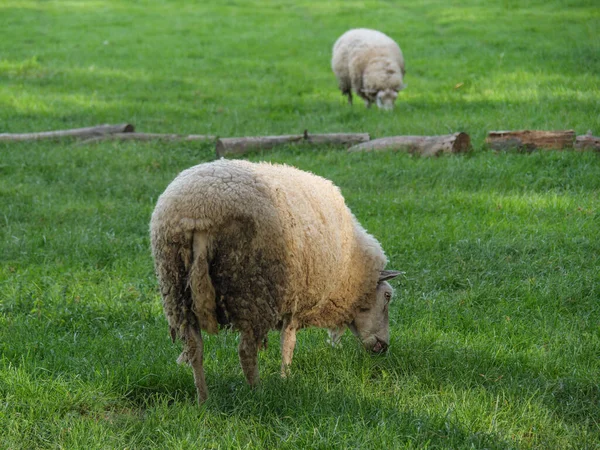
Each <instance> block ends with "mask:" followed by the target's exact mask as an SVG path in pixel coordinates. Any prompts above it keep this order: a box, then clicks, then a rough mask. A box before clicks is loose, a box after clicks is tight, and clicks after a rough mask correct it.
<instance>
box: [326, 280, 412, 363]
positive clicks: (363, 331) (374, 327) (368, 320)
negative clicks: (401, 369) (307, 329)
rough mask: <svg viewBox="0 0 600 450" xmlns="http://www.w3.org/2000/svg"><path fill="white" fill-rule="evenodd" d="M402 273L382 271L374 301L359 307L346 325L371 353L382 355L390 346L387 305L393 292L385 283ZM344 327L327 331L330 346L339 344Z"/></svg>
mask: <svg viewBox="0 0 600 450" xmlns="http://www.w3.org/2000/svg"><path fill="white" fill-rule="evenodd" d="M401 273H402V272H399V271H397V270H384V271H382V272H381V273H380V275H379V280H378V282H377V287H376V291H375V301H374V302H373V303H372V304H371V305H370V306H369V307H359V308H358V310H357V312H356V315H355V316H354V319H353V320H352V322H350V323H349V324H347V326H348V328H350V331H352V334H354V335H355V336H356V337H357V338H358V339H359V340H360V341H361V343H362V344H363V346H364V347H365V348H366V349H367V350H370V351H372V352H373V353H383V352H385V351H386V350H387V348H388V346H389V345H390V320H389V311H388V307H389V303H390V301H391V300H392V297H393V294H394V290H393V289H392V287H391V286H390V284H389V283H388V282H387V280H391V279H392V278H395V277H397V276H398V275H400V274H401ZM344 331H345V327H340V328H336V329H332V330H329V338H330V342H331V344H332V345H335V344H336V343H338V342H339V340H340V338H341V337H342V334H344Z"/></svg>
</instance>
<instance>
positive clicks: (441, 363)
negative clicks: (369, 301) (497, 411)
mask: <svg viewBox="0 0 600 450" xmlns="http://www.w3.org/2000/svg"><path fill="white" fill-rule="evenodd" d="M323 345H324V344H323ZM230 350H231V352H233V353H235V349H234V348H231V349H230ZM306 350H307V349H305V350H304V354H299V355H297V358H296V362H295V367H294V372H293V374H292V376H291V378H290V379H287V380H283V379H281V378H280V377H279V375H278V373H277V370H276V367H275V366H274V360H275V359H277V358H275V357H274V356H275V355H276V354H278V351H276V350H271V349H270V350H269V353H270V356H269V357H268V358H267V360H266V361H262V363H261V374H262V377H261V380H262V381H261V385H260V386H259V388H257V389H251V388H250V387H249V386H248V385H247V384H246V382H245V380H244V378H243V375H242V374H241V370H239V367H237V366H236V367H235V370H233V371H231V369H232V368H233V366H232V367H230V368H229V372H228V369H223V368H222V367H221V368H218V373H215V371H212V370H211V368H208V370H207V380H208V384H209V400H208V402H207V403H206V404H205V406H204V408H206V411H207V412H208V413H209V414H213V415H225V416H227V417H235V418H236V420H239V421H241V422H244V423H247V424H248V426H252V424H254V423H258V424H260V425H261V426H263V427H264V428H265V429H266V430H270V432H272V433H273V435H272V436H271V438H272V439H275V436H279V435H280V434H282V433H283V434H286V433H290V432H291V431H290V430H292V429H293V430H296V431H295V432H296V433H300V434H302V433H308V432H309V431H310V430H313V429H317V430H319V433H320V435H321V436H328V435H329V436H330V438H331V439H334V441H332V442H335V439H337V438H338V436H337V435H336V434H335V430H336V429H337V428H338V427H339V429H342V430H346V432H347V430H352V432H353V434H354V433H356V436H353V437H348V436H346V438H345V439H351V440H352V442H348V441H344V442H335V443H336V444H342V443H343V444H345V445H357V444H360V443H361V442H362V440H363V439H367V440H368V442H370V443H371V444H372V445H374V446H389V445H391V444H393V443H392V442H388V441H387V439H389V438H390V432H389V430H390V429H393V430H394V431H393V432H392V433H391V436H394V437H395V439H396V441H395V443H396V444H398V442H402V441H404V440H406V439H409V438H408V437H410V440H411V442H413V443H417V444H419V445H423V444H425V443H428V444H429V445H434V446H435V445H439V446H443V447H448V446H450V447H454V448H457V447H469V446H471V445H473V446H475V447H476V448H482V447H487V448H507V447H512V446H514V445H515V443H514V442H512V441H506V437H505V436H501V435H499V434H498V433H497V432H494V431H491V430H490V431H489V432H488V431H482V428H487V426H485V425H483V426H481V425H480V426H479V427H478V429H475V430H473V429H469V427H468V426H467V425H465V423H464V422H465V420H464V418H460V419H459V418H458V417H457V416H456V415H455V414H454V408H455V403H457V399H459V398H461V397H464V396H472V397H473V403H472V408H477V407H482V406H481V404H480V402H483V403H485V404H486V405H487V403H488V400H489V399H490V398H491V399H497V398H501V399H502V400H503V402H504V403H503V405H501V407H502V409H503V410H504V411H505V410H508V411H510V412H509V414H510V413H511V412H512V413H515V414H517V413H518V412H520V411H525V410H528V408H529V405H530V404H533V406H532V408H533V411H534V412H533V413H532V414H534V416H533V418H532V419H531V423H534V422H535V421H536V420H537V419H536V418H535V417H536V416H535V415H541V416H546V415H548V416H549V417H551V418H552V419H550V420H551V421H552V423H555V424H556V426H558V424H560V423H561V422H563V421H564V422H567V423H570V424H572V425H573V426H575V427H576V428H579V429H581V430H585V431H584V433H587V436H592V437H593V436H595V435H597V430H596V429H595V428H594V424H595V423H598V422H599V421H600V409H599V408H598V405H599V404H600V388H599V386H598V385H597V384H595V383H593V382H592V381H587V380H580V379H576V378H574V377H569V376H557V377H555V378H552V377H549V376H548V375H546V374H545V370H544V369H543V368H542V367H541V365H540V364H538V363H536V362H535V361H533V360H532V359H530V358H527V357H526V356H515V357H498V356H497V355H492V354H491V353H489V352H484V351H476V350H472V349H465V348H456V347H450V346H448V345H443V344H436V343H435V342H433V343H431V342H427V341H426V340H418V339H415V340H414V341H411V342H406V343H404V345H402V346H395V347H392V348H391V350H390V352H389V353H388V354H387V355H385V356H383V357H377V356H371V355H368V354H366V353H364V352H363V351H362V349H361V348H359V347H358V345H356V346H352V345H350V346H347V348H346V347H345V348H343V349H341V351H338V349H333V350H332V349H329V348H319V349H315V350H316V351H317V352H318V356H317V359H318V360H319V363H320V364H321V366H317V367H315V366H314V362H315V359H314V357H313V356H311V355H310V354H306ZM341 360H344V361H350V360H355V361H356V364H354V363H353V364H349V365H343V367H342V366H340V361H341ZM311 362H312V364H311ZM229 365H230V366H231V365H232V361H230V362H229ZM308 365H312V366H313V367H307V366H308ZM336 366H337V367H336ZM213 369H215V367H213ZM186 372H187V373H188V375H187V376H185V377H183V378H181V377H174V378H172V379H161V381H160V384H159V385H157V384H155V385H154V386H152V387H150V386H146V387H144V386H137V387H134V388H133V389H131V390H130V391H129V392H128V393H127V395H126V396H127V398H128V399H129V400H130V401H132V402H133V403H134V404H138V405H140V407H142V408H148V407H150V408H152V405H153V403H154V402H156V401H157V399H158V398H161V397H162V398H164V397H167V398H171V399H173V402H174V403H177V402H179V401H183V402H184V403H193V404H195V401H196V392H195V388H194V384H193V380H192V375H191V371H186ZM334 372H335V374H334ZM361 374H362V376H363V380H362V381H359V380H357V379H356V377H357V376H360V375H361ZM346 377H349V380H348V382H347V383H345V382H344V378H346ZM386 378H387V379H388V380H390V379H393V380H394V381H393V383H394V384H393V386H392V387H391V388H394V389H398V388H400V389H401V386H402V385H404V384H407V383H408V384H410V383H413V384H414V382H415V380H416V383H417V384H418V386H419V390H420V391H421V392H422V395H423V396H427V395H428V393H430V394H432V395H433V396H434V397H439V398H438V399H437V400H436V402H437V404H438V409H439V403H440V402H443V401H444V398H443V397H441V396H442V394H441V393H447V394H448V393H452V395H450V394H448V395H449V397H448V404H447V409H446V413H445V414H443V413H435V412H433V413H432V412H429V411H425V410H424V408H419V407H414V406H413V407H412V408H411V407H407V406H405V405H403V404H402V400H401V399H399V398H396V399H394V398H393V394H385V392H387V391H389V389H390V384H389V381H388V382H386V381H385V379H386ZM377 386H381V392H378V391H379V388H378V387H377ZM412 389H413V391H414V386H413V387H412ZM390 395H391V397H390ZM461 408H462V409H463V411H462V412H461V414H467V415H470V414H473V415H476V414H477V413H476V412H472V411H465V410H464V407H462V406H460V407H459V409H461ZM484 408H485V409H486V414H485V415H486V416H487V418H488V419H489V418H490V417H491V416H492V411H491V410H489V406H484ZM492 408H493V406H492ZM469 417H470V419H471V420H473V421H475V422H479V421H478V420H476V419H474V417H473V416H472V415H471V416H469ZM483 420H484V422H485V420H486V419H485V418H484V419H483ZM508 421H509V423H511V424H512V425H510V427H511V428H512V427H516V428H517V429H518V428H521V431H523V433H526V428H527V426H529V425H523V424H521V425H519V424H517V423H516V422H513V420H512V419H508ZM548 425H550V424H549V423H548V422H545V423H538V425H536V426H541V427H542V428H544V426H548ZM384 428H385V429H386V430H388V431H387V432H385V433H383V432H382V433H380V431H381V430H382V429H384ZM513 432H514V430H513ZM539 433H540V435H539V436H532V437H531V439H533V441H535V442H537V443H538V444H539V443H544V442H545V443H547V444H550V443H552V439H554V437H553V436H552V434H550V435H548V432H547V431H545V430H543V429H542V430H540V431H539ZM359 435H360V436H362V437H357V436H359ZM548 440H550V442H548ZM276 443H277V442H275V441H274V442H273V445H275V444H276Z"/></svg>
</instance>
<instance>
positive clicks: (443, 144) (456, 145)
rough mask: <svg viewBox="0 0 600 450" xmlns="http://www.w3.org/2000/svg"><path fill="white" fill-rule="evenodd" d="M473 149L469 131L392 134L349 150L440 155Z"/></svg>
mask: <svg viewBox="0 0 600 450" xmlns="http://www.w3.org/2000/svg"><path fill="white" fill-rule="evenodd" d="M470 149H471V138H470V137H469V135H468V134H467V133H462V132H461V133H454V134H444V135H440V136H391V137H384V138H380V139H373V140H372V141H369V142H365V143H363V144H359V145H355V146H353V147H350V148H349V149H348V151H349V152H360V151H366V152H370V151H382V150H392V151H398V150H402V151H407V152H409V153H416V154H420V155H423V156H438V155H440V154H442V153H460V152H467V151H469V150H470Z"/></svg>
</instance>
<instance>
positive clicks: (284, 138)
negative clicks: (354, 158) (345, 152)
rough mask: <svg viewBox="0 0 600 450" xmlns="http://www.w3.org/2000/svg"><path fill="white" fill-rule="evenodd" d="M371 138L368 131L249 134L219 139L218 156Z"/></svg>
mask: <svg viewBox="0 0 600 450" xmlns="http://www.w3.org/2000/svg"><path fill="white" fill-rule="evenodd" d="M368 140H369V134H368V133H331V134H309V133H308V132H307V131H304V134H291V135H281V136H247V137H237V138H220V139H217V144H216V152H217V157H221V156H225V155H242V154H244V153H247V152H249V151H252V150H266V149H270V148H273V147H277V146H280V145H290V144H300V143H305V144H312V145H325V144H329V145H344V146H348V145H353V144H357V143H359V142H365V141H368Z"/></svg>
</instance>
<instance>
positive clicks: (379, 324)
mask: <svg viewBox="0 0 600 450" xmlns="http://www.w3.org/2000/svg"><path fill="white" fill-rule="evenodd" d="M150 237H151V247H152V254H153V257H154V263H155V269H156V274H157V277H158V282H159V287H160V292H161V295H162V300H163V309H164V312H165V316H166V318H167V321H168V325H169V329H170V333H171V339H172V340H173V341H175V340H176V338H180V339H181V340H182V341H183V352H182V354H181V355H180V357H179V359H178V362H187V363H189V364H190V365H191V366H192V371H193V374H194V383H195V386H196V392H197V397H198V402H199V403H202V402H203V401H205V400H206V398H207V395H208V391H207V386H206V381H205V377H204V369H203V340H202V331H205V332H207V333H210V334H215V333H217V332H218V330H219V326H221V327H223V326H229V327H231V328H233V329H235V330H237V331H239V332H240V334H241V337H240V342H239V348H238V354H239V359H240V364H241V367H242V370H243V372H244V375H245V377H246V380H247V381H248V383H249V384H250V385H251V386H254V385H256V384H257V383H258V381H259V376H258V364H257V362H258V360H257V355H258V350H259V348H260V347H261V346H262V345H263V344H266V338H267V333H268V332H269V331H270V330H274V329H275V330H280V332H281V342H280V345H281V354H282V363H281V374H282V376H283V377H285V376H287V375H288V374H289V370H290V365H291V362H292V355H293V351H294V347H295V344H296V331H297V330H298V329H299V328H303V327H311V326H314V327H322V328H327V329H329V335H330V338H331V341H332V342H333V343H335V342H336V341H337V340H339V336H340V335H341V333H342V332H343V331H344V329H345V328H346V327H348V328H349V329H350V330H351V331H352V332H353V333H354V334H355V335H356V336H357V337H358V339H359V340H360V341H361V342H362V344H363V345H364V346H365V348H367V349H368V350H371V351H372V352H375V353H380V352H383V351H385V350H386V349H387V347H388V345H389V319H388V303H389V302H390V300H391V298H392V292H393V291H392V288H391V287H390V285H389V284H388V283H387V281H386V280H389V279H392V278H394V277H395V276H397V275H398V274H399V273H400V272H397V271H389V270H388V271H386V270H384V267H385V265H386V263H387V259H386V256H385V254H384V252H383V250H382V248H381V245H380V244H379V242H378V241H377V240H376V239H375V238H374V237H373V236H371V235H370V234H368V233H367V232H366V231H365V230H364V229H363V228H362V227H361V225H360V224H359V223H358V221H357V220H356V219H355V217H354V216H353V215H352V213H351V212H350V210H349V209H348V208H347V206H346V204H345V202H344V198H343V197H342V194H341V192H340V190H339V188H337V187H336V186H334V185H333V183H332V182H331V181H329V180H326V179H324V178H321V177H319V176H316V175H313V174H311V173H308V172H304V171H301V170H299V169H296V168H293V167H290V166H286V165H271V164H269V163H251V162H248V161H242V160H225V159H221V160H217V161H213V162H210V163H204V164H199V165H197V166H194V167H191V168H189V169H187V170H184V171H183V172H181V173H180V174H179V175H178V176H177V177H176V178H175V179H174V180H173V181H172V182H171V184H169V186H168V187H167V188H166V190H165V191H164V193H163V194H162V195H161V196H160V197H159V199H158V201H157V204H156V207H155V209H154V212H153V213H152V218H151V221H150Z"/></svg>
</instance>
